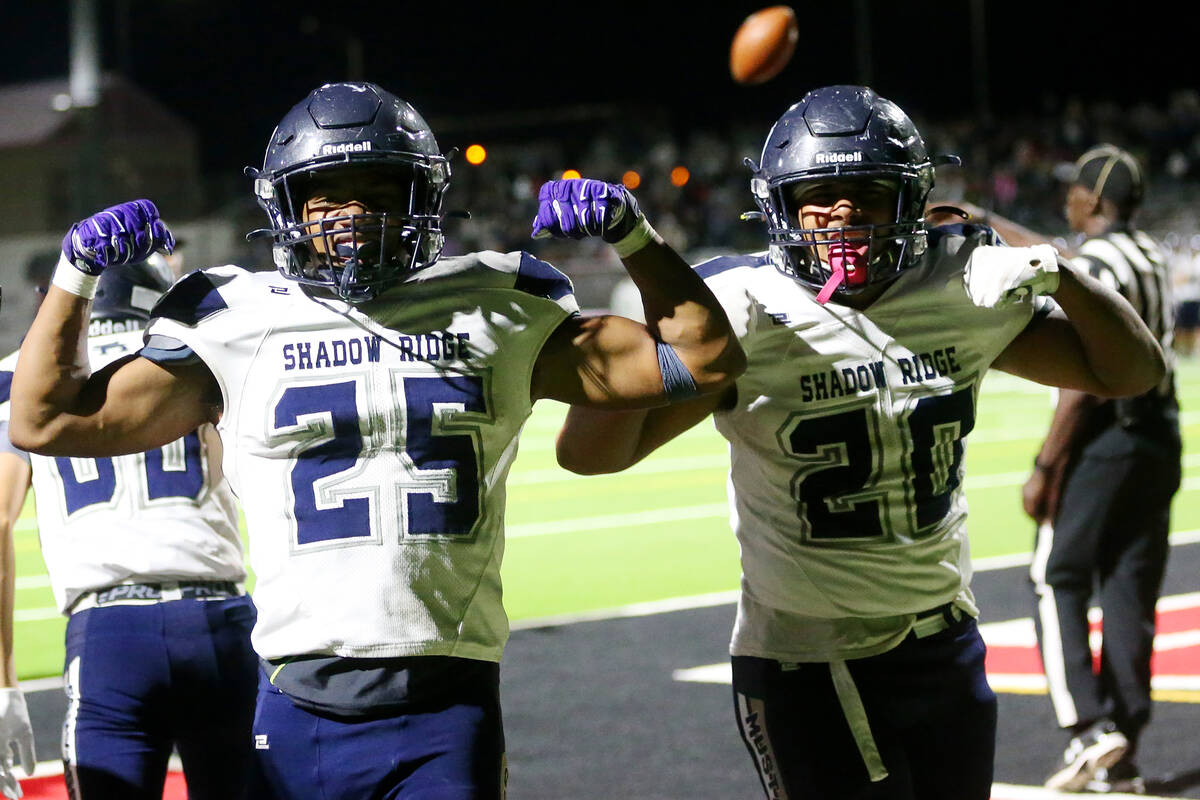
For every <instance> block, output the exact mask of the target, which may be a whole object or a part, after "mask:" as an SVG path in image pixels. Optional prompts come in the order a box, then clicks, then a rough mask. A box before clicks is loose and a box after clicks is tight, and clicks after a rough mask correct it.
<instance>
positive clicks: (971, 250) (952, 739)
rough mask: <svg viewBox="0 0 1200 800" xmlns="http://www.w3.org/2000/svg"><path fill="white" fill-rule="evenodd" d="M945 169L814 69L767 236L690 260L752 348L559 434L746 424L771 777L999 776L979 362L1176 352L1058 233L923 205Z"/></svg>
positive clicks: (744, 497) (764, 753)
mask: <svg viewBox="0 0 1200 800" xmlns="http://www.w3.org/2000/svg"><path fill="white" fill-rule="evenodd" d="M933 180H934V164H933V160H932V159H931V158H930V157H929V156H928V155H927V154H926V150H925V145H924V143H923V141H922V139H921V137H920V135H919V133H918V131H917V129H916V127H915V126H914V125H913V123H912V122H911V120H910V119H909V118H908V116H907V115H906V114H905V113H904V112H903V111H902V110H901V109H900V108H899V107H898V106H896V105H895V104H894V103H891V102H889V101H888V100H885V99H884V98H882V97H879V96H878V95H877V94H876V93H875V92H874V91H872V90H871V89H869V88H866V87H861V86H831V87H825V88H821V89H816V90H813V91H812V92H810V93H808V94H807V95H806V96H805V97H804V98H803V99H802V100H801V101H800V102H799V103H797V104H796V105H794V106H792V107H791V108H790V109H789V110H788V111H787V112H786V113H784V115H783V116H782V117H781V118H780V119H779V120H778V122H776V124H775V125H774V127H773V128H772V129H771V132H770V134H769V135H768V136H767V139H766V142H765V144H764V146H763V150H762V157H761V160H760V161H759V163H758V164H757V165H755V166H754V172H753V177H752V179H751V189H752V192H753V194H754V198H755V200H756V201H757V203H758V206H759V208H760V209H761V216H762V217H763V218H765V219H766V221H767V227H768V236H769V246H768V248H767V250H766V251H765V252H762V253H757V254H752V255H746V256H735V257H723V258H717V259H714V260H712V261H709V262H707V263H704V264H701V265H699V266H698V267H697V268H696V271H697V273H698V274H699V275H701V276H703V277H704V278H705V279H706V281H707V282H708V284H709V286H711V287H712V289H713V291H714V292H715V293H716V294H717V296H718V297H719V298H720V300H721V302H722V304H723V305H724V307H725V310H726V311H727V312H728V314H729V318H730V321H731V322H732V324H733V326H734V328H735V330H736V331H737V334H738V337H739V338H740V340H741V343H742V347H743V348H744V350H745V352H746V357H747V359H748V366H747V369H746V372H745V373H744V374H743V375H742V376H741V377H740V378H738V379H737V381H736V383H735V385H734V386H733V387H732V388H730V389H729V390H727V391H725V392H722V393H719V394H714V395H710V396H708V397H705V398H701V399H696V400H694V401H687V402H683V403H680V404H677V405H673V406H669V407H665V408H661V409H653V410H650V411H637V412H633V411H629V412H620V413H600V412H597V411H595V410H588V409H582V408H572V409H571V411H570V413H569V414H568V417H567V421H566V423H565V425H564V428H563V430H562V431H561V433H560V436H559V442H558V454H559V461H560V463H562V464H563V466H565V467H567V468H568V469H572V470H574V471H576V472H581V473H597V472H611V471H616V470H619V469H623V468H625V467H627V466H629V465H630V464H633V463H635V462H637V461H638V460H639V459H641V458H643V457H644V456H645V455H646V454H647V453H649V452H651V451H652V450H654V449H655V448H656V447H658V446H660V445H662V444H663V443H664V442H666V441H668V440H670V439H671V438H673V437H674V436H677V435H678V434H679V433H681V432H682V431H684V430H686V429H688V428H690V427H691V426H693V425H695V424H697V423H698V422H699V421H700V420H702V419H703V418H705V417H706V416H708V415H709V414H713V416H714V420H715V422H716V426H717V429H718V430H719V431H720V432H721V434H722V435H724V436H725V438H726V439H728V440H729V442H730V454H731V469H730V480H729V487H730V506H731V520H732V525H733V528H734V530H735V532H736V534H737V536H738V540H739V543H740V545H741V558H742V574H743V578H742V590H741V596H740V601H739V605H738V613H737V622H736V626H735V628H734V632H733V639H732V644H731V648H730V652H731V654H732V657H733V687H734V689H733V691H734V699H735V708H736V713H737V720H738V726H739V728H740V730H741V733H742V736H743V739H744V740H745V742H746V745H747V747H748V748H749V750H750V753H751V755H752V756H753V758H754V762H755V765H756V767H757V769H758V774H759V776H760V778H761V781H762V786H763V788H764V790H765V792H766V795H767V796H768V797H769V798H785V797H791V798H797V797H804V798H829V800H846V798H867V797H869V798H891V799H894V800H901V799H903V800H917V799H919V800H985V799H986V798H987V797H989V796H990V790H991V779H992V763H993V751H994V738H995V725H996V699H995V695H994V694H993V693H992V691H991V689H990V687H989V686H988V684H987V679H986V676H985V674H984V645H983V641H982V640H981V639H980V637H979V633H978V631H977V628H976V624H975V617H976V615H977V613H978V611H977V609H976V606H975V602H974V599H973V598H972V595H971V591H970V589H969V588H968V581H969V577H970V558H969V555H968V550H967V536H966V515H967V507H966V500H965V498H964V496H963V490H962V481H963V456H964V446H965V437H966V435H967V434H968V433H969V432H970V431H971V428H972V426H973V425H974V422H975V417H976V403H977V400H978V394H979V385H980V381H981V379H982V378H983V375H984V373H985V372H986V371H987V369H988V368H989V367H993V366H994V367H997V368H999V369H1002V370H1004V371H1007V372H1011V373H1013V374H1016V375H1020V376H1023V377H1026V378H1029V379H1032V380H1035V381H1038V382H1041V383H1053V384H1057V385H1061V386H1070V387H1073V388H1079V389H1083V390H1085V391H1089V392H1093V393H1096V394H1102V395H1107V396H1111V395H1123V394H1136V393H1138V392H1141V391H1144V390H1145V389H1146V388H1147V387H1149V386H1152V385H1153V384H1154V383H1155V382H1156V381H1157V380H1158V379H1159V378H1160V377H1161V376H1162V374H1163V355H1162V352H1161V351H1160V349H1159V347H1158V345H1157V344H1156V343H1155V342H1154V340H1153V338H1152V337H1151V336H1150V334H1149V331H1147V330H1146V328H1145V326H1144V325H1142V324H1141V322H1140V321H1139V320H1138V318H1137V316H1136V314H1134V313H1133V310H1132V309H1131V308H1130V307H1129V305H1128V304H1127V303H1125V301H1124V300H1123V299H1121V298H1120V297H1118V296H1117V295H1116V294H1115V293H1114V292H1111V291H1109V290H1108V289H1106V288H1104V287H1103V286H1101V285H1100V284H1099V283H1097V282H1096V281H1094V280H1092V279H1091V278H1089V277H1088V276H1086V275H1082V274H1079V273H1077V272H1076V271H1075V270H1074V269H1073V268H1072V267H1070V266H1069V265H1067V264H1065V263H1063V262H1060V261H1059V260H1058V258H1057V256H1056V253H1055V252H1054V250H1053V249H1052V248H1050V247H1049V246H1043V247H1032V248H1007V247H1002V246H999V245H1000V243H999V242H998V240H997V239H996V237H995V236H994V234H993V233H992V231H991V230H989V229H987V228H984V227H980V226H967V225H961V224H960V225H951V226H948V227H942V228H934V229H927V228H926V226H925V224H924V223H923V209H924V205H925V201H926V198H927V196H928V194H929V190H930V188H931V187H932V186H933ZM1044 294H1050V295H1052V296H1053V298H1054V301H1056V303H1052V302H1051V301H1049V300H1048V299H1045V298H1040V297H1039V295H1044ZM1055 306H1057V307H1055Z"/></svg>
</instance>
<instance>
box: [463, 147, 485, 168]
mask: <svg viewBox="0 0 1200 800" xmlns="http://www.w3.org/2000/svg"><path fill="white" fill-rule="evenodd" d="M484 161H487V150H485V149H484V147H483V145H481V144H473V145H471V146H470V147H468V148H467V163H468V164H474V165H476V166H478V165H480V164H482V163H483V162H484Z"/></svg>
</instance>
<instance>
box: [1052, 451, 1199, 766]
mask: <svg viewBox="0 0 1200 800" xmlns="http://www.w3.org/2000/svg"><path fill="white" fill-rule="evenodd" d="M1179 483H1180V448H1179V441H1178V439H1177V438H1173V437H1172V436H1170V435H1167V436H1161V435H1160V436H1154V437H1151V436H1147V435H1143V434H1139V433H1137V432H1133V431H1127V430H1124V429H1122V428H1119V427H1113V428H1111V429H1109V430H1108V431H1106V432H1105V433H1103V434H1101V435H1100V436H1099V437H1097V438H1096V439H1095V440H1094V441H1093V442H1092V443H1091V444H1089V445H1088V446H1087V447H1086V448H1085V449H1084V450H1083V452H1082V453H1081V455H1080V457H1079V459H1078V460H1077V462H1076V463H1075V465H1074V466H1073V468H1072V471H1071V473H1070V475H1069V476H1068V477H1067V481H1066V484H1065V487H1064V491H1063V496H1062V504H1061V505H1060V507H1059V512H1058V516H1057V518H1056V519H1055V521H1054V525H1053V526H1052V527H1051V526H1043V527H1042V529H1041V530H1040V531H1039V532H1038V541H1037V549H1036V552H1035V556H1034V561H1033V566H1032V569H1031V571H1030V575H1031V578H1032V580H1033V585H1034V592H1035V595H1036V599H1037V613H1036V614H1035V615H1034V620H1035V623H1036V625H1037V633H1038V645H1039V647H1040V649H1041V654H1042V663H1043V666H1044V667H1045V671H1046V678H1047V682H1048V684H1049V690H1050V698H1051V701H1052V702H1053V703H1054V710H1055V714H1056V715H1057V717H1058V722H1059V724H1060V725H1062V726H1063V727H1064V728H1072V727H1076V726H1081V725H1086V724H1088V723H1090V722H1092V721H1094V720H1096V719H1099V718H1101V717H1110V718H1111V719H1112V720H1113V721H1114V722H1115V723H1116V724H1117V727H1118V728H1120V729H1121V731H1122V732H1123V733H1125V735H1126V736H1128V737H1129V739H1130V742H1131V743H1135V742H1136V739H1137V735H1138V733H1139V732H1140V731H1141V729H1142V728H1143V727H1144V726H1145V724H1146V722H1147V721H1148V720H1149V719H1150V655H1151V653H1152V651H1153V646H1154V624H1155V620H1154V607H1155V603H1156V602H1157V600H1158V594H1159V590H1160V588H1161V586H1162V579H1163V573H1164V571H1165V568H1166V563H1167V552H1168V549H1169V545H1168V542H1167V535H1168V532H1169V530H1170V521H1171V515H1170V508H1171V497H1172V496H1173V495H1174V494H1175V491H1176V490H1177V489H1178V488H1179ZM1093 595H1094V596H1095V597H1096V599H1097V600H1098V602H1099V605H1100V608H1101V610H1102V612H1103V616H1104V619H1103V625H1102V631H1103V646H1102V648H1101V651H1100V669H1099V672H1098V673H1097V672H1095V671H1094V670H1093V657H1092V651H1091V648H1090V646H1089V641H1088V638H1089V624H1088V618H1087V611H1088V605H1089V602H1090V600H1091V598H1092V597H1093Z"/></svg>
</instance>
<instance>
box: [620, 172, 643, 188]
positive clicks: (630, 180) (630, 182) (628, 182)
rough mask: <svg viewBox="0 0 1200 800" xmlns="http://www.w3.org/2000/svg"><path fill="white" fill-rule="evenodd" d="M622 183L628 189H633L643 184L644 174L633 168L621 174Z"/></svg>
mask: <svg viewBox="0 0 1200 800" xmlns="http://www.w3.org/2000/svg"><path fill="white" fill-rule="evenodd" d="M621 183H623V184H625V188H626V189H630V190H633V189H636V188H638V187H639V186H641V185H642V176H641V175H638V174H637V173H636V172H634V171H633V170H628V171H627V172H626V173H625V174H624V175H622V176H621Z"/></svg>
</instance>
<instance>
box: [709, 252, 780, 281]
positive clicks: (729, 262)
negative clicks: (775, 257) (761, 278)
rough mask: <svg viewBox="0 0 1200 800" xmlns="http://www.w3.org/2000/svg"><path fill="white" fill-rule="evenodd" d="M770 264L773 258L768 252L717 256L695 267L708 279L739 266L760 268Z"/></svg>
mask: <svg viewBox="0 0 1200 800" xmlns="http://www.w3.org/2000/svg"><path fill="white" fill-rule="evenodd" d="M770 264H771V259H770V257H769V256H768V255H767V254H766V253H756V254H754V255H739V256H717V257H716V258H710V259H709V260H708V261H704V262H701V263H699V264H697V265H696V266H695V267H693V269H694V270H695V271H696V274H697V275H699V276H700V277H701V278H703V279H705V280H708V279H709V278H711V277H713V276H714V275H720V274H721V273H722V272H728V271H729V270H731V269H737V268H738V267H746V268H748V269H758V268H759V267H766V266H770Z"/></svg>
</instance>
